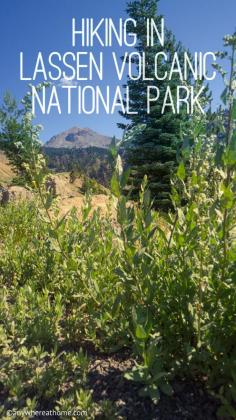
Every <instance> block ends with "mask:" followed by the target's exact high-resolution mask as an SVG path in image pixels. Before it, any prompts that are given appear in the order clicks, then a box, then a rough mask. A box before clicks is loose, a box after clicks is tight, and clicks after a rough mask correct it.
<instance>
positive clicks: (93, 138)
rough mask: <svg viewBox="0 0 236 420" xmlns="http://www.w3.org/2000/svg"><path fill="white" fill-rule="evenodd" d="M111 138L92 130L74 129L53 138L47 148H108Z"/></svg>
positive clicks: (46, 145)
mask: <svg viewBox="0 0 236 420" xmlns="http://www.w3.org/2000/svg"><path fill="white" fill-rule="evenodd" d="M110 143H111V137H107V136H103V135H102V134H98V133H96V132H95V131H93V130H91V129H90V128H79V127H72V128H70V129H69V130H66V131H63V133H60V134H57V135H55V136H53V137H52V138H51V139H50V140H49V141H48V142H47V143H46V144H45V147H51V148H57V149H58V148H65V149H84V148H87V147H98V148H102V149H104V148H105V149H106V148H108V146H109V145H110Z"/></svg>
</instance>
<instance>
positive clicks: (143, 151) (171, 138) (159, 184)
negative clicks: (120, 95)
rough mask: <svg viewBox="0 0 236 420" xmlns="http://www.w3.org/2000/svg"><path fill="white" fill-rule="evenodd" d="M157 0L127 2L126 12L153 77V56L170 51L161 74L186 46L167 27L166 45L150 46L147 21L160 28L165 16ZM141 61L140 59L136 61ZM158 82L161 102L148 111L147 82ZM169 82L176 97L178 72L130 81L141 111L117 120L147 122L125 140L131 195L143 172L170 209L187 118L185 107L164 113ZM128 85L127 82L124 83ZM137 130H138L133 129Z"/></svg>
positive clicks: (134, 103)
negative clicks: (178, 110)
mask: <svg viewBox="0 0 236 420" xmlns="http://www.w3.org/2000/svg"><path fill="white" fill-rule="evenodd" d="M157 1H158V0H136V1H133V2H131V3H128V6H127V13H128V15H129V17H131V18H132V19H134V20H135V21H136V22H137V26H136V28H135V29H134V28H133V26H132V27H130V31H131V32H135V33H136V34H137V39H138V42H137V46H136V49H137V51H138V52H139V53H143V52H144V53H145V55H146V68H145V70H146V76H147V77H148V78H151V77H154V58H155V55H156V54H157V53H158V52H160V51H164V52H165V53H166V54H167V57H168V60H167V61H164V60H163V61H161V60H159V61H160V63H159V67H158V68H159V74H164V73H165V71H167V72H168V70H170V66H171V62H172V59H173V55H174V53H175V52H178V53H179V56H180V57H182V58H183V51H184V50H183V47H182V45H181V44H180V43H177V42H176V40H175V37H174V36H173V34H172V32H171V31H169V30H167V29H165V45H164V47H163V46H162V45H160V43H158V42H157V43H156V44H155V45H154V46H152V47H148V46H147V39H146V21H147V19H148V18H149V19H154V20H155V23H156V26H157V27H158V28H160V24H161V19H162V16H161V15H158V14H157ZM134 64H135V65H138V61H134ZM150 84H152V85H154V86H157V87H158V88H159V90H160V97H159V100H158V102H156V103H155V102H153V105H152V106H151V110H150V114H147V94H146V93H147V87H148V85H150ZM167 85H169V86H170V88H171V92H172V95H173V98H175V97H176V86H177V85H179V76H178V75H176V77H173V78H172V80H171V81H169V80H168V79H167V80H163V81H159V80H157V81H154V82H150V81H145V80H137V81H136V80H131V79H130V78H129V79H128V81H127V86H128V87H129V94H130V98H129V102H130V104H131V108H132V110H134V111H136V112H138V113H137V115H127V114H123V113H122V112H121V113H120V114H121V115H122V116H123V117H125V118H126V119H127V120H129V123H128V124H127V125H125V124H118V125H119V127H121V128H123V129H125V128H127V126H129V127H135V126H139V125H140V124H144V129H142V130H141V133H139V134H137V133H136V135H135V136H133V138H132V140H130V141H127V142H125V143H124V144H125V156H126V159H127V163H128V165H129V166H130V168H131V172H130V178H129V183H130V185H131V186H132V187H131V188H132V196H133V197H135V196H136V195H137V194H138V191H139V188H140V184H141V182H142V179H143V177H144V175H145V174H146V175H147V176H148V181H149V187H150V190H151V192H152V196H153V199H154V203H155V205H156V206H157V207H160V208H162V209H165V210H166V209H168V208H169V207H170V198H169V195H170V178H171V174H172V172H173V171H174V170H175V168H176V166H177V158H176V155H177V150H178V148H179V147H180V145H181V139H180V129H181V124H183V123H184V122H186V120H187V116H186V111H184V110H182V111H181V114H179V115H177V114H173V111H172V110H171V108H169V107H168V108H167V110H166V112H165V113H164V114H162V105H163V99H164V95H165V92H166V88H167ZM125 87H126V85H125ZM134 131H135V130H134Z"/></svg>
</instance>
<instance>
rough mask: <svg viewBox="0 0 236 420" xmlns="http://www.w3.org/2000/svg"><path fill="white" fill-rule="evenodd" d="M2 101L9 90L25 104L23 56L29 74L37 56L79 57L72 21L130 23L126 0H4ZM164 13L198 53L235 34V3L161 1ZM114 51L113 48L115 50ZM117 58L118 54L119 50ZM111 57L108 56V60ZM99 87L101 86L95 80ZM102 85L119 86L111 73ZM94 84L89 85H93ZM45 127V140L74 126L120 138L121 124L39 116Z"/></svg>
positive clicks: (216, 87)
mask: <svg viewBox="0 0 236 420" xmlns="http://www.w3.org/2000/svg"><path fill="white" fill-rule="evenodd" d="M0 7H1V9H0V10H1V13H0V47H1V65H0V80H1V84H0V96H1V98H2V96H3V94H4V92H5V91H6V90H9V91H10V92H12V94H13V95H14V96H15V97H16V98H17V99H20V98H22V96H23V95H24V94H25V92H26V83H25V82H23V81H20V78H19V67H20V66H19V53H20V51H23V52H24V54H25V68H26V69H27V70H29V71H30V69H31V68H33V65H34V62H35V58H36V56H37V53H38V51H42V53H43V54H45V56H47V55H48V54H49V53H50V52H51V51H59V52H61V53H63V52H65V51H75V50H76V49H73V48H72V45H71V20H72V18H73V17H75V18H77V19H78V20H79V19H81V18H82V17H92V18H95V19H100V18H103V17H111V18H113V19H118V18H120V17H125V16H126V15H125V7H126V1H125V0H1V2H0ZM159 10H160V13H163V14H164V16H165V23H166V26H168V27H169V28H170V29H172V30H173V32H174V34H175V35H176V38H177V40H180V41H182V42H183V44H184V46H185V47H186V48H189V49H190V50H191V51H192V52H194V51H203V52H204V51H217V50H221V49H222V38H223V36H224V35H225V34H229V33H232V32H233V31H234V30H235V28H236V0H224V1H222V0H161V1H160V3H159ZM113 49H114V48H113ZM115 50H116V52H117V54H119V52H120V53H121V52H122V51H119V49H118V48H116V49H115ZM106 54H107V57H108V54H110V52H109V51H108V50H106V52H105V56H106ZM94 83H97V81H96V80H95V81H94ZM99 83H100V85H101V87H102V85H104V86H105V85H108V84H110V85H111V86H114V84H117V81H114V76H113V74H112V72H109V71H106V77H105V78H104V80H103V82H99ZM89 84H90V82H89ZM211 89H212V90H213V94H214V98H215V105H216V104H217V103H219V100H218V99H217V98H218V97H219V95H220V92H221V90H222V84H221V82H220V80H219V79H217V80H215V81H214V82H212V84H211ZM36 121H37V122H38V123H41V124H43V126H44V131H43V132H42V139H43V140H45V141H46V140H48V139H49V138H50V137H51V136H52V135H54V134H57V133H59V132H61V131H63V130H66V129H68V128H70V127H72V126H80V127H89V128H92V129H94V130H95V131H98V132H99V133H102V134H107V135H110V136H112V135H116V136H118V137H120V136H121V131H120V130H119V129H118V128H117V126H116V124H117V122H119V121H121V117H119V115H117V114H114V115H106V114H105V113H101V114H100V115H99V116H98V115H89V116H88V115H78V114H76V112H73V113H72V114H71V115H66V114H65V113H63V114H62V115H58V114H57V113H56V112H53V113H52V114H50V115H49V116H44V115H41V114H38V115H37V119H36Z"/></svg>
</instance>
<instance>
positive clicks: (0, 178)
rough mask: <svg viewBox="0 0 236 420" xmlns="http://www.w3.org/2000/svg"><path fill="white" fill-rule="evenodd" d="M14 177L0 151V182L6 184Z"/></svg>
mask: <svg viewBox="0 0 236 420" xmlns="http://www.w3.org/2000/svg"><path fill="white" fill-rule="evenodd" d="M13 177H14V172H13V170H12V168H11V166H10V165H9V162H8V160H7V158H6V156H5V155H4V153H3V152H1V151H0V184H7V183H8V182H10V181H11V180H12V178H13Z"/></svg>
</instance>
